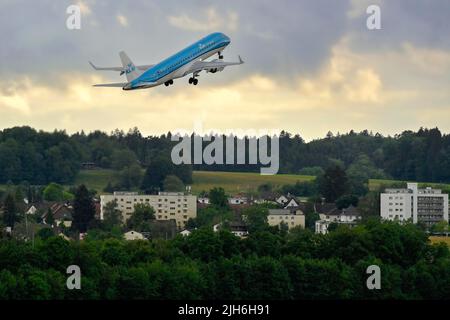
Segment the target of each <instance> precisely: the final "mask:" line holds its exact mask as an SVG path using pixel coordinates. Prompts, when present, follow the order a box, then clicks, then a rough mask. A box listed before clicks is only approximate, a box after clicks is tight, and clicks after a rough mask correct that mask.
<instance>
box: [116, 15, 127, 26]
mask: <svg viewBox="0 0 450 320" xmlns="http://www.w3.org/2000/svg"><path fill="white" fill-rule="evenodd" d="M117 21H118V22H119V24H120V25H121V26H123V27H127V26H128V19H127V17H125V16H124V15H121V14H118V15H117Z"/></svg>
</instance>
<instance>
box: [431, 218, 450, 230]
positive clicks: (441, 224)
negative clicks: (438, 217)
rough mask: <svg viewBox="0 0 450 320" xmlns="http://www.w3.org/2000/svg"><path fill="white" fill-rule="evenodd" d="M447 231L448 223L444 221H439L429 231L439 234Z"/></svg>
mask: <svg viewBox="0 0 450 320" xmlns="http://www.w3.org/2000/svg"><path fill="white" fill-rule="evenodd" d="M448 229H449V228H448V222H447V221H445V220H442V221H439V222H438V223H436V224H434V225H433V226H432V227H431V231H433V232H439V233H443V232H448Z"/></svg>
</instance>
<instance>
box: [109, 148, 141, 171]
mask: <svg viewBox="0 0 450 320" xmlns="http://www.w3.org/2000/svg"><path fill="white" fill-rule="evenodd" d="M136 162H137V158H136V155H135V153H134V152H133V151H131V150H129V149H123V150H114V152H113V154H112V161H111V167H112V168H113V169H115V170H122V169H124V168H125V167H131V166H132V165H134V164H136Z"/></svg>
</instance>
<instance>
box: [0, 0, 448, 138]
mask: <svg viewBox="0 0 450 320" xmlns="http://www.w3.org/2000/svg"><path fill="white" fill-rule="evenodd" d="M72 4H76V5H78V6H79V7H80V9H81V29H80V30H69V29H68V28H67V27H66V20H67V18H68V17H69V15H68V14H67V13H66V9H67V7H68V6H70V5H72ZM371 4H375V5H378V6H379V7H380V9H381V11H380V12H381V29H380V30H369V29H368V28H367V26H366V20H367V18H368V17H369V14H367V13H366V9H367V7H368V6H369V5H371ZM449 14H450V2H449V1H448V0H433V1H421V0H389V1H387V0H384V1H383V0H369V1H366V0H339V1H336V0H308V1H306V0H305V1H300V0H295V1H294V0H280V1H273V0H246V1H242V0H227V1H206V0H184V1H174V0H172V1H167V0H166V1H155V0H154V1H152V0H133V1H124V0H122V1H116V0H92V1H89V0H83V1H81V0H73V1H68V0H64V1H61V0H36V1H29V0H0V29H1V30H2V32H1V33H0V43H1V46H0V61H1V62H0V75H1V77H0V129H4V128H9V127H13V126H24V125H27V126H31V127H34V128H36V129H43V130H46V131H53V130H54V129H65V130H66V131H67V132H68V133H74V132H77V131H81V130H84V131H85V132H90V131H93V130H97V129H99V130H103V131H106V132H110V131H112V130H114V129H116V128H119V129H123V130H124V131H127V130H128V129H129V128H132V127H138V128H139V129H140V131H141V132H142V133H143V134H144V135H159V134H162V133H166V132H168V131H171V132H176V131H178V130H181V129H182V130H188V131H192V130H193V129H194V128H199V127H200V126H201V127H202V128H203V130H204V131H216V132H217V131H220V132H225V131H230V130H250V129H252V130H261V131H264V130H270V131H273V130H282V129H284V130H287V131H289V132H291V133H298V134H300V135H301V136H302V137H303V138H304V139H305V140H308V141H309V140H312V139H316V138H321V137H324V136H325V135H326V134H327V132H328V131H331V132H333V133H334V134H336V133H338V132H340V133H345V132H348V131H350V130H352V129H353V130H355V131H361V130H364V129H367V130H369V131H373V132H374V133H375V132H379V133H382V134H384V135H393V134H396V133H401V132H402V131H404V130H418V129H419V128H420V127H428V128H431V127H439V128H440V129H441V131H443V132H446V133H450V90H449V89H450V23H448V17H449ZM215 31H220V32H223V33H225V34H227V35H228V36H229V37H230V38H231V41H232V42H231V44H230V46H229V47H228V48H227V49H226V50H225V51H224V52H223V54H224V57H225V61H237V60H238V58H237V57H238V55H241V57H242V58H243V59H244V61H245V64H243V65H241V66H233V67H229V68H227V69H225V70H224V71H223V72H220V73H215V74H211V73H202V74H201V75H200V77H199V85H197V86H192V85H189V84H188V77H185V78H181V79H178V80H175V84H174V85H173V86H169V87H165V86H160V87H157V88H153V89H149V90H136V91H123V90H121V89H120V88H94V87H92V85H93V84H95V83H109V82H124V78H121V77H120V76H119V75H118V74H117V73H114V72H98V71H95V70H93V69H92V68H91V67H90V66H89V64H88V61H93V62H94V63H95V64H97V65H100V66H120V60H119V56H118V52H119V51H121V50H125V51H126V52H127V54H128V55H129V56H130V57H131V59H132V60H133V62H134V63H135V64H153V63H157V62H159V61H161V60H162V59H164V58H166V57H167V56H169V55H171V54H173V53H176V52H177V51H179V50H181V49H183V48H184V47H186V46H188V45H190V44H191V43H193V42H195V41H197V40H198V39H200V38H202V37H203V36H205V35H207V34H209V33H211V32H215Z"/></svg>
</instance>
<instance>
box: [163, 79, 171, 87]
mask: <svg viewBox="0 0 450 320" xmlns="http://www.w3.org/2000/svg"><path fill="white" fill-rule="evenodd" d="M171 84H173V80H169V81H166V82H164V85H165V86H166V87H168V86H170V85H171Z"/></svg>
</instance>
